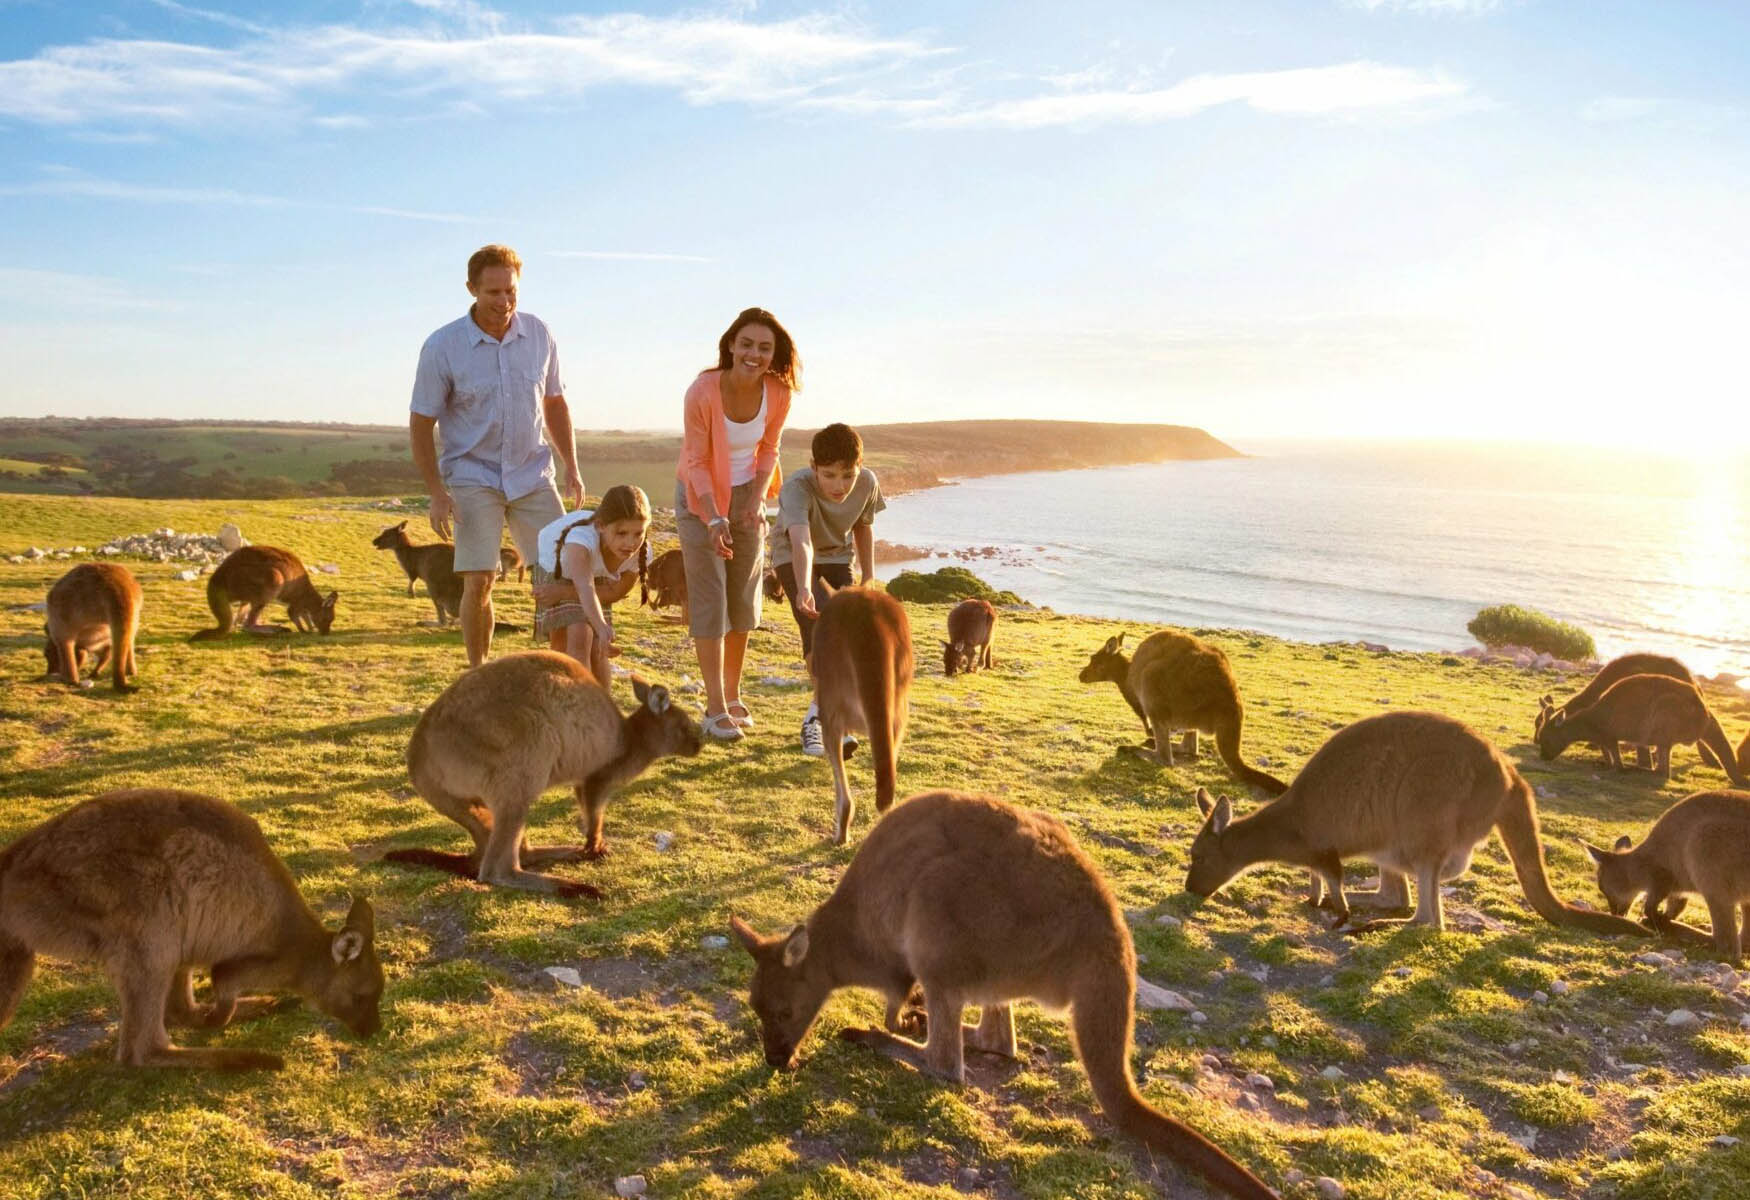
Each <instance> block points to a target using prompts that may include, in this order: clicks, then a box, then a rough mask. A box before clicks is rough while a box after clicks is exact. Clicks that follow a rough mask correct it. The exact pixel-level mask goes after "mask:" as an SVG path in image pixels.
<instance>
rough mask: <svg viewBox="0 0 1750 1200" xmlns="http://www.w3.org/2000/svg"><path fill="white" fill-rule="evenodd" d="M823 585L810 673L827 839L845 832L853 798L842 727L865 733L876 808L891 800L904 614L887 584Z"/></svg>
mask: <svg viewBox="0 0 1750 1200" xmlns="http://www.w3.org/2000/svg"><path fill="white" fill-rule="evenodd" d="M822 586H823V587H826V589H827V591H828V593H829V594H828V596H827V601H826V603H825V604H823V605H821V606H820V620H819V621H818V622H817V623H816V624H815V626H814V653H813V654H812V655H810V656H809V660H808V669H809V672H810V673H811V674H812V675H813V676H814V694H815V702H816V703H817V704H818V705H819V708H820V728H821V737H822V740H823V741H824V742H825V744H826V760H827V762H829V763H831V764H832V786H833V798H834V802H835V806H834V810H833V811H834V823H833V843H834V844H835V845H839V846H842V845H844V844H845V840H846V839H847V838H848V837H849V836H850V829H851V816H852V814H853V813H854V812H855V811H856V807H857V805H856V801H855V800H854V799H853V798H852V797H851V788H850V784H849V783H847V782H846V780H845V750H844V742H845V735H847V734H850V733H866V734H868V735H869V753H870V754H871V755H872V756H873V757H874V759H875V811H876V812H877V813H884V812H886V811H887V810H888V809H889V808H890V807H892V805H893V793H894V789H895V787H896V786H897V785H896V776H897V774H898V770H899V744H900V742H901V741H902V740H903V739H904V737H905V723H906V719H907V718H908V717H909V715H910V713H911V678H912V669H913V668H912V655H911V622H910V621H909V620H907V618H906V615H905V607H904V606H903V605H901V604H900V602H899V601H897V600H895V599H894V598H893V597H892V596H889V595H888V594H887V593H886V592H881V591H876V590H875V589H874V588H866V587H851V588H840V589H838V590H837V591H833V590H832V588H831V586H830V585H826V584H823V585H822Z"/></svg>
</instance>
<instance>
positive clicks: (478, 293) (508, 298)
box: [468, 267, 517, 327]
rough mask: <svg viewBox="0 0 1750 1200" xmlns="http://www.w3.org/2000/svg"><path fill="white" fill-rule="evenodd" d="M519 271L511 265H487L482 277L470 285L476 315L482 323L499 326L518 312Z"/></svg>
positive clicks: (469, 290) (469, 289)
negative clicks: (517, 287)
mask: <svg viewBox="0 0 1750 1200" xmlns="http://www.w3.org/2000/svg"><path fill="white" fill-rule="evenodd" d="M516 285H517V273H516V272H515V271H513V270H511V269H510V268H509V267H486V268H484V269H482V270H481V272H480V278H479V279H478V280H476V281H475V282H473V283H470V284H469V285H468V294H469V295H471V296H473V297H474V315H475V316H476V317H478V318H479V321H480V324H481V325H491V326H495V327H496V326H499V325H505V324H508V323H509V322H510V318H511V315H512V314H513V313H515V312H516Z"/></svg>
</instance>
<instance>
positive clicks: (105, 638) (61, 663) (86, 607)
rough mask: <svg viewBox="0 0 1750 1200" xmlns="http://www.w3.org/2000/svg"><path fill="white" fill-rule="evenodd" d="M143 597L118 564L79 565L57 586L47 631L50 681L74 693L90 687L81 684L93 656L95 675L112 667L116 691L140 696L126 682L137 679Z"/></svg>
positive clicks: (47, 610) (51, 592)
mask: <svg viewBox="0 0 1750 1200" xmlns="http://www.w3.org/2000/svg"><path fill="white" fill-rule="evenodd" d="M140 595H141V593H140V581H139V580H138V579H135V578H134V573H133V572H132V571H130V570H128V569H127V568H126V567H124V566H122V565H121V564H120V563H81V564H80V565H79V566H77V567H74V568H73V569H72V570H71V571H68V572H67V573H66V574H65V575H63V576H61V577H60V578H59V579H57V580H55V584H54V586H53V587H51V588H50V589H49V599H48V603H47V605H46V606H45V615H46V616H47V618H48V619H47V621H46V623H45V624H44V625H43V635H44V636H43V657H44V658H46V659H47V660H48V673H49V675H50V676H54V675H59V676H60V677H61V678H62V679H65V680H66V681H67V682H68V684H70V685H71V686H73V687H90V686H91V684H90V683H84V682H81V681H80V678H79V676H80V673H81V671H82V670H83V669H84V667H85V656H86V655H87V654H90V655H93V656H94V657H95V659H96V662H95V664H94V665H93V667H92V674H93V675H96V674H97V673H99V672H101V671H102V670H103V666H104V663H105V662H108V663H109V664H110V682H111V683H112V684H114V685H115V690H116V691H118V692H132V691H136V690H138V689H136V688H135V686H134V685H133V684H131V683H129V682H128V676H130V675H137V674H138V673H139V672H138V670H137V668H136V667H135V666H134V639H135V638H136V637H137V636H138V635H139V632H140Z"/></svg>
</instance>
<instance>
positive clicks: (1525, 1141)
mask: <svg viewBox="0 0 1750 1200" xmlns="http://www.w3.org/2000/svg"><path fill="white" fill-rule="evenodd" d="M1507 1139H1508V1140H1509V1141H1513V1142H1517V1143H1519V1145H1521V1146H1523V1147H1524V1148H1525V1149H1527V1150H1535V1149H1537V1130H1535V1129H1533V1128H1531V1126H1529V1125H1527V1126H1526V1127H1525V1128H1524V1129H1523V1130H1521V1131H1520V1132H1518V1133H1510V1134H1508V1135H1507Z"/></svg>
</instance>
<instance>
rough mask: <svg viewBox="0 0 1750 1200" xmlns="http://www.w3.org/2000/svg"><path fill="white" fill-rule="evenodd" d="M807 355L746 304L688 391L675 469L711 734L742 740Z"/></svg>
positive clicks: (690, 628) (692, 624) (692, 623)
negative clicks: (784, 462) (775, 509)
mask: <svg viewBox="0 0 1750 1200" xmlns="http://www.w3.org/2000/svg"><path fill="white" fill-rule="evenodd" d="M801 373H802V360H801V359H800V358H799V357H798V356H797V354H796V344H795V343H794V342H793V341H791V340H790V335H789V333H787V332H786V331H785V329H784V327H783V326H782V325H780V324H778V319H777V318H776V317H774V316H773V315H772V314H771V313H769V312H767V311H766V310H765V309H763V308H749V309H743V310H742V312H741V314H740V315H739V316H737V317H736V318H735V320H734V322H733V323H732V324H731V325H730V326H729V328H728V329H727V330H725V331H724V333H723V336H722V337H720V338H718V339H717V366H716V367H715V368H714V369H710V370H706V371H701V372H700V373H699V377H698V378H697V379H695V380H693V385H692V386H691V387H690V388H688V389H687V398H686V414H685V433H684V436H683V439H682V442H681V459H680V463H679V464H678V465H677V466H676V468H675V477H676V486H675V503H674V507H675V527H676V532H677V533H679V535H680V541H681V558H682V561H683V562H684V564H685V566H686V573H687V605H688V617H687V632H688V633H690V634H691V635H692V637H693V646H694V649H695V650H696V651H697V652H698V655H699V675H700V678H702V679H703V680H704V681H705V726H704V728H705V732H706V733H707V734H709V735H710V736H712V737H714V738H719V739H721V740H723V741H736V740H739V739H740V738H741V736H742V730H744V729H751V728H752V727H753V723H754V719H753V713H752V712H750V711H749V710H748V707H747V705H746V704H745V703H743V702H742V699H741V664H742V659H743V658H744V657H745V656H746V654H747V635H748V634H749V633H750V632H752V631H753V628H754V626H756V625H758V624H759V623H760V595H761V592H760V584H761V579H762V576H763V575H764V567H765V545H766V499H767V498H768V497H770V496H775V495H777V494H778V439H779V438H780V437H781V436H782V435H783V432H784V419H785V418H786V417H787V416H789V414H790V394H791V392H793V391H797V390H799V389H800V388H801V383H800V382H799V380H800V377H801Z"/></svg>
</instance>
